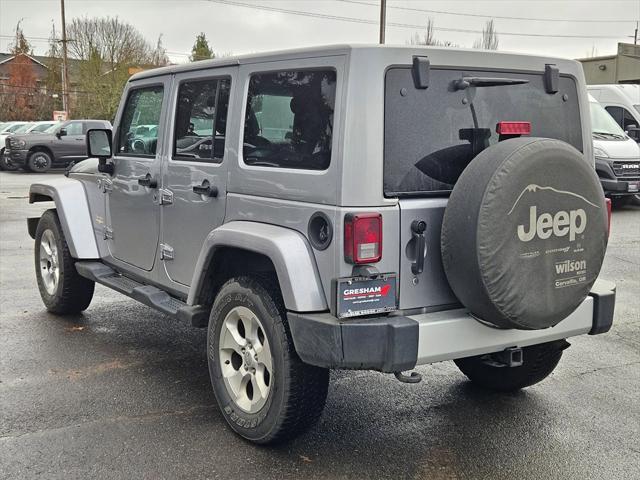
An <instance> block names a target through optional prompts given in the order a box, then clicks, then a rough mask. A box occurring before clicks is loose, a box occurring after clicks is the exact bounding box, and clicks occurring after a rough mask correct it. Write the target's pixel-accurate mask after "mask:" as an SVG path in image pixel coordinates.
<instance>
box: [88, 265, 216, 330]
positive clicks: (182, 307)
mask: <svg viewBox="0 0 640 480" xmlns="http://www.w3.org/2000/svg"><path fill="white" fill-rule="evenodd" d="M76 270H77V271H78V274H79V275H81V276H82V277H85V278H88V279H89V280H93V281H94V282H96V283H100V284H101V285H104V286H105V287H109V288H111V289H113V290H115V291H116V292H120V293H122V294H124V295H126V296H128V297H131V298H133V299H134V300H137V301H138V302H140V303H143V304H145V305H147V306H148V307H151V308H154V309H156V310H158V311H160V312H162V313H166V314H167V315H171V316H172V317H176V318H178V319H180V320H185V321H188V322H191V324H192V325H193V326H194V327H206V326H207V323H208V321H209V308H207V307H206V306H204V305H187V304H186V303H184V302H183V301H182V300H180V299H178V298H175V297H172V296H171V295H169V294H168V293H167V292H165V291H164V290H160V289H159V288H157V287H154V286H153V285H145V284H144V283H140V282H138V281H137V280H134V279H132V278H129V277H127V276H125V275H122V274H121V273H118V272H116V271H115V270H114V269H113V268H111V267H109V266H107V265H105V264H104V263H102V262H96V261H92V262H83V261H80V262H76Z"/></svg>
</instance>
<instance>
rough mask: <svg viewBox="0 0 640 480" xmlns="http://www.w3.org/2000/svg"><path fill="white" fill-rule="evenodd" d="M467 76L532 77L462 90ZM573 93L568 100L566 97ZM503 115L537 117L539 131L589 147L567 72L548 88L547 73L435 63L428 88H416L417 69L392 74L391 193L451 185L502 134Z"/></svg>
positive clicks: (387, 136) (387, 160)
mask: <svg viewBox="0 0 640 480" xmlns="http://www.w3.org/2000/svg"><path fill="white" fill-rule="evenodd" d="M463 76H465V77H469V76H477V77H502V78H515V79H523V80H528V81H529V83H526V84H520V85H499V86H493V87H473V86H472V87H469V88H468V89H466V90H458V91H455V90H454V89H453V82H454V81H456V80H459V79H461V78H462V77H463ZM564 95H566V96H567V97H566V100H564V99H563V96H564ZM501 121H525V122H530V123H531V136H532V137H548V138H555V139H559V140H562V141H565V142H567V143H569V144H571V145H573V146H574V147H575V148H577V149H578V150H580V151H582V148H583V146H582V126H581V123H580V111H579V108H578V99H577V91H576V85H575V82H574V80H573V79H571V78H568V77H564V76H561V77H560V82H559V92H558V93H556V94H555V95H551V94H548V93H546V92H545V89H544V85H543V75H542V74H526V73H506V72H500V73H496V72H482V71H464V72H463V71H461V70H438V69H431V72H430V79H429V88H426V89H424V90H421V89H416V88H415V86H414V81H413V77H412V74H411V69H410V68H408V67H407V68H392V69H390V70H389V71H388V72H387V75H386V87H385V131H384V192H385V194H386V195H388V196H397V195H420V194H422V193H424V192H434V191H449V190H451V189H452V188H453V185H454V184H455V182H456V181H457V179H458V177H459V176H460V174H461V173H462V171H463V170H464V168H465V167H466V166H467V165H468V164H469V162H471V160H472V159H473V158H474V157H475V156H476V155H477V154H478V153H480V152H481V151H482V150H484V149H485V148H487V147H488V146H490V145H493V144H495V143H496V142H498V140H499V135H498V134H497V133H496V125H497V123H498V122H501Z"/></svg>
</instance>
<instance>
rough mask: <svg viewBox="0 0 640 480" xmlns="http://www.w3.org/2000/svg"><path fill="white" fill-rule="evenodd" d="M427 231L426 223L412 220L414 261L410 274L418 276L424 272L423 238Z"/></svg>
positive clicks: (424, 246)
mask: <svg viewBox="0 0 640 480" xmlns="http://www.w3.org/2000/svg"><path fill="white" fill-rule="evenodd" d="M426 229H427V222H425V221H424V220H414V221H413V222H411V237H412V239H413V241H414V242H415V250H414V252H415V256H416V259H415V261H414V262H413V263H412V264H411V273H413V274H414V275H418V274H420V273H422V272H423V270H424V251H425V248H426V246H427V242H426V240H425V238H424V231H425V230H426Z"/></svg>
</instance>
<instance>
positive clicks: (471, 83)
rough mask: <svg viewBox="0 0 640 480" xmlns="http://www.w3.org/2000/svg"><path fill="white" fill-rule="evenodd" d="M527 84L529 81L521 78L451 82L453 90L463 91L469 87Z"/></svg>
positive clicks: (471, 79)
mask: <svg viewBox="0 0 640 480" xmlns="http://www.w3.org/2000/svg"><path fill="white" fill-rule="evenodd" d="M523 83H529V80H524V79H522V78H499V77H462V78H461V79H460V80H455V81H454V82H453V89H454V91H455V90H465V89H467V88H469V87H498V86H500V85H522V84H523Z"/></svg>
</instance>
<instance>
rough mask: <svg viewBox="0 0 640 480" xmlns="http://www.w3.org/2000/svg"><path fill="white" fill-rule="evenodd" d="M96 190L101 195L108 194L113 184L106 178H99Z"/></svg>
mask: <svg viewBox="0 0 640 480" xmlns="http://www.w3.org/2000/svg"><path fill="white" fill-rule="evenodd" d="M98 188H99V189H100V190H101V191H102V193H110V192H112V191H113V182H112V181H111V180H109V179H108V178H101V179H100V180H98Z"/></svg>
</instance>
